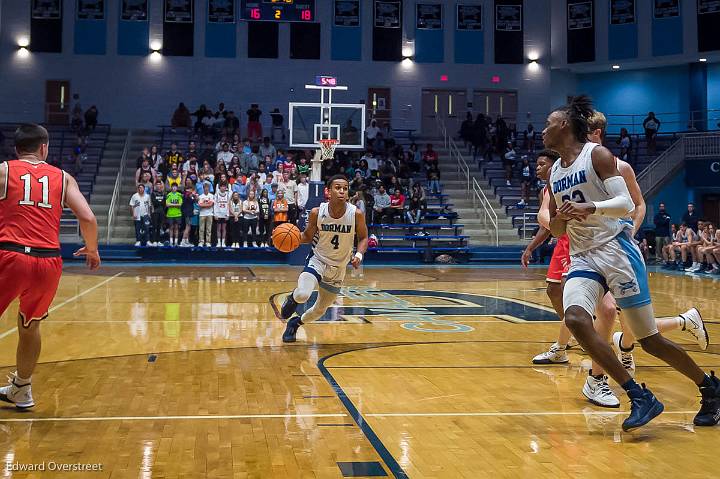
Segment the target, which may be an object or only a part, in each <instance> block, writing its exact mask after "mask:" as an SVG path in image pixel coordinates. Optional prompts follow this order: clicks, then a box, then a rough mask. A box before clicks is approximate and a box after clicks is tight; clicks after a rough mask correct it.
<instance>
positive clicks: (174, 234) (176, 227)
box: [165, 183, 183, 246]
mask: <svg viewBox="0 0 720 479" xmlns="http://www.w3.org/2000/svg"><path fill="white" fill-rule="evenodd" d="M182 203H183V195H182V193H180V192H178V185H177V184H176V183H173V184H172V186H171V187H170V193H168V194H167V198H166V199H165V204H166V205H167V213H166V216H167V221H168V224H169V226H170V246H178V244H179V241H180V222H181V221H182Z"/></svg>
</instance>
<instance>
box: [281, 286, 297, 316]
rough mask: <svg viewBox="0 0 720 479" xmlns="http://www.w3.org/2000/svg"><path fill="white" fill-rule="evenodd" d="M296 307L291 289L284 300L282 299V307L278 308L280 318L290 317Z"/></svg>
mask: <svg viewBox="0 0 720 479" xmlns="http://www.w3.org/2000/svg"><path fill="white" fill-rule="evenodd" d="M297 307H298V303H297V301H295V298H293V291H291V292H290V294H288V295H287V296H286V297H285V301H283V304H282V307H281V308H280V317H281V318H282V319H288V318H290V316H292V315H293V313H294V312H295V310H296V309H297Z"/></svg>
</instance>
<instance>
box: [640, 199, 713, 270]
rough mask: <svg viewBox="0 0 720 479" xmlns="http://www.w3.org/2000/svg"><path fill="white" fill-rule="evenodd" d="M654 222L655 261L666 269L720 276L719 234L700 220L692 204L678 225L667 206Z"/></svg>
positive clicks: (663, 207) (711, 224) (660, 211)
mask: <svg viewBox="0 0 720 479" xmlns="http://www.w3.org/2000/svg"><path fill="white" fill-rule="evenodd" d="M653 220H654V223H655V255H656V260H657V261H658V262H660V261H661V260H662V261H663V262H664V266H663V268H664V269H672V270H678V271H685V272H686V273H688V274H713V275H720V230H718V229H717V228H716V227H715V225H714V224H713V223H712V222H710V221H706V220H704V219H702V218H700V216H699V215H698V213H697V211H696V210H695V205H694V204H693V203H689V204H688V207H687V211H686V212H685V213H684V214H683V216H682V219H681V223H680V224H679V225H678V224H676V223H672V217H671V216H670V214H669V213H668V212H667V210H666V209H665V204H664V203H660V205H659V208H658V213H657V214H656V215H655V218H654V219H653Z"/></svg>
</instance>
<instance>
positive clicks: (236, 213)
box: [228, 192, 243, 248]
mask: <svg viewBox="0 0 720 479" xmlns="http://www.w3.org/2000/svg"><path fill="white" fill-rule="evenodd" d="M242 209H243V201H242V200H241V199H240V195H239V194H237V193H236V192H234V193H233V194H232V199H231V200H230V205H229V210H228V211H229V214H230V216H229V218H228V225H229V228H230V241H231V245H230V246H231V247H233V248H240V247H241V246H242V241H243V238H242V231H243V222H242Z"/></svg>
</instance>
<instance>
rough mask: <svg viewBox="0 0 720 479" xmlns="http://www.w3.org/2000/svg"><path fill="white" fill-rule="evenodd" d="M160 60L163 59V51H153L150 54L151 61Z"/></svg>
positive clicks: (156, 61)
mask: <svg viewBox="0 0 720 479" xmlns="http://www.w3.org/2000/svg"><path fill="white" fill-rule="evenodd" d="M160 60H162V53H160V52H152V53H151V54H150V61H151V62H153V63H158V62H159V61H160Z"/></svg>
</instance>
